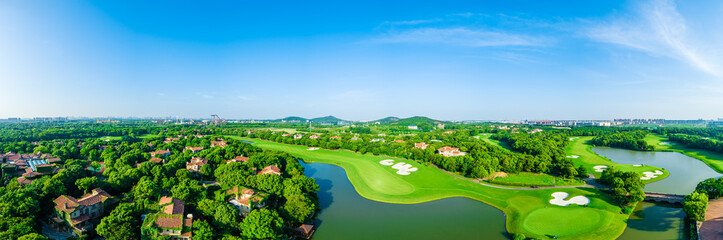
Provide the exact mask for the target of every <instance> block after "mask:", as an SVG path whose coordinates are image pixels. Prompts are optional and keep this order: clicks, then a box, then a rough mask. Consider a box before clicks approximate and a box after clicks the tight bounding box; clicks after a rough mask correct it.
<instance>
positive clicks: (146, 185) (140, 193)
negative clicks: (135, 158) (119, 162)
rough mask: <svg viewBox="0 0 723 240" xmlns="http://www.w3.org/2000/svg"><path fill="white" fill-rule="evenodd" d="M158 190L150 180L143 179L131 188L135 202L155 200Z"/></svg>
mask: <svg viewBox="0 0 723 240" xmlns="http://www.w3.org/2000/svg"><path fill="white" fill-rule="evenodd" d="M160 190H161V189H160V188H158V185H157V184H155V183H154V182H153V181H152V180H150V179H148V178H147V177H143V178H142V179H141V181H140V182H138V184H136V186H135V187H133V196H134V198H135V199H136V200H141V199H155V198H156V196H158V194H159V193H160Z"/></svg>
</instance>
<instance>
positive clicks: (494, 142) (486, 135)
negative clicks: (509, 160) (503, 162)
mask: <svg viewBox="0 0 723 240" xmlns="http://www.w3.org/2000/svg"><path fill="white" fill-rule="evenodd" d="M490 137H492V134H491V133H484V134H482V135H479V139H481V140H482V141H485V142H487V143H489V144H492V145H495V146H498V147H500V148H502V149H506V150H508V151H511V152H514V151H515V150H514V149H512V147H510V145H507V143H505V142H500V141H499V140H495V139H490Z"/></svg>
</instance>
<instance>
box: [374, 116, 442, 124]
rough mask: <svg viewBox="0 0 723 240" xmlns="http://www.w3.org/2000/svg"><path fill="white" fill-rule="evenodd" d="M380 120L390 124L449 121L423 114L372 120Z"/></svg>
mask: <svg viewBox="0 0 723 240" xmlns="http://www.w3.org/2000/svg"><path fill="white" fill-rule="evenodd" d="M376 122H379V123H380V124H389V125H406V126H409V125H423V124H428V125H435V126H436V125H437V123H447V122H445V121H440V120H435V119H431V118H428V117H421V116H414V117H410V118H398V117H386V118H382V119H379V120H376V121H372V123H376Z"/></svg>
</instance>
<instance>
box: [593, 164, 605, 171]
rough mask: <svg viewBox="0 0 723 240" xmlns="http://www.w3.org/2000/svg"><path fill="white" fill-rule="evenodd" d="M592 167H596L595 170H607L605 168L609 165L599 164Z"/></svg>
mask: <svg viewBox="0 0 723 240" xmlns="http://www.w3.org/2000/svg"><path fill="white" fill-rule="evenodd" d="M592 168H593V169H595V172H603V171H605V170H607V169H608V166H605V165H597V166H594V167H592Z"/></svg>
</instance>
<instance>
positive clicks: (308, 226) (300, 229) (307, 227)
mask: <svg viewBox="0 0 723 240" xmlns="http://www.w3.org/2000/svg"><path fill="white" fill-rule="evenodd" d="M312 229H314V225H311V224H301V226H299V227H297V228H295V229H294V231H298V232H302V233H304V234H309V233H311V230H312Z"/></svg>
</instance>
